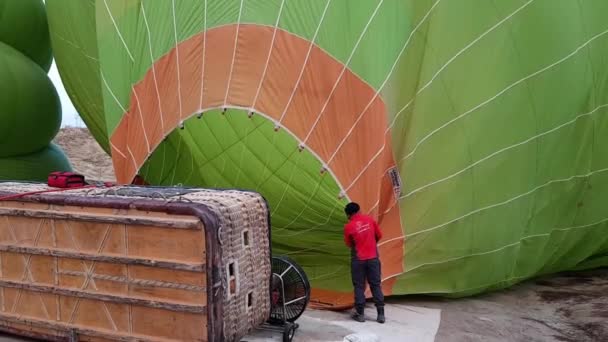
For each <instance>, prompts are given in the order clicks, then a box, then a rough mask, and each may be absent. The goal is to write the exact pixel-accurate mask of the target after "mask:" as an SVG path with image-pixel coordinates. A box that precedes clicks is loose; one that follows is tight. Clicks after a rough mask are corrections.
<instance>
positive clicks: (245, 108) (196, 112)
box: [117, 105, 349, 200]
mask: <svg viewBox="0 0 608 342" xmlns="http://www.w3.org/2000/svg"><path fill="white" fill-rule="evenodd" d="M214 109H220V110H221V109H237V110H244V111H248V112H255V113H257V114H258V115H260V116H262V117H264V118H265V119H267V120H269V121H271V122H275V123H276V121H275V120H274V119H273V118H272V117H270V116H269V115H266V114H264V113H261V112H260V111H257V110H256V109H255V108H251V107H242V106H235V105H225V106H213V107H207V108H199V109H197V110H196V111H194V112H193V113H191V114H190V115H188V116H186V118H185V119H184V120H188V119H190V118H191V117H193V116H195V115H197V114H199V113H204V112H206V111H210V110H214ZM176 128H177V127H175V128H173V129H172V130H171V131H173V130H175V129H176ZM284 129H285V131H286V132H287V133H289V134H290V135H291V136H292V138H293V139H294V140H296V141H297V142H298V143H301V140H300V138H298V137H297V136H296V135H295V134H294V133H293V132H291V131H290V130H289V129H288V128H284ZM169 134H171V132H168V133H163V138H162V139H160V140H159V143H158V144H157V145H156V146H155V147H154V148H157V147H158V146H159V145H160V144H161V143H162V141H163V140H165V138H166V137H167V136H169ZM117 150H118V149H117ZM308 152H309V153H310V154H312V155H313V156H314V157H315V158H316V159H317V160H318V161H319V162H320V163H322V164H323V163H324V162H323V159H322V158H321V157H320V156H319V155H318V154H317V153H316V152H315V151H314V150H312V149H308ZM152 153H154V151H152V152H150V153H148V154H147V156H146V158H145V159H144V163H145V161H147V160H148V159H149V158H150V156H151V154H152ZM142 165H143V164H142ZM137 172H139V169H138V168H137V169H136V173H137ZM327 172H328V173H329V174H330V175H331V176H332V177H333V178H334V180H335V182H336V184H337V185H338V187H339V190H340V192H341V194H342V195H344V197H345V198H346V199H347V200H349V197H348V194H347V193H346V192H345V191H344V186H343V185H342V184H341V183H340V180H339V179H338V177H336V174H335V173H334V172H333V170H332V169H331V168H329V167H328V168H327Z"/></svg>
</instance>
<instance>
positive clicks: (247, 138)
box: [234, 113, 257, 186]
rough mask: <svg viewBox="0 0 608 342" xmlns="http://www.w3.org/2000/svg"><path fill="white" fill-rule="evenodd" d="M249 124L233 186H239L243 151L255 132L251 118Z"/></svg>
mask: <svg viewBox="0 0 608 342" xmlns="http://www.w3.org/2000/svg"><path fill="white" fill-rule="evenodd" d="M243 114H244V115H248V114H246V113H243ZM248 120H249V123H250V124H251V131H249V130H247V133H246V134H245V141H243V142H242V144H243V147H242V148H241V155H240V156H239V165H238V167H237V173H236V179H235V181H234V185H236V186H238V184H239V179H240V178H241V173H243V171H242V170H241V167H242V166H243V157H244V156H245V150H246V149H247V144H248V141H249V138H250V137H251V134H252V133H253V131H255V130H256V129H257V127H256V125H255V124H254V123H253V118H250V119H248Z"/></svg>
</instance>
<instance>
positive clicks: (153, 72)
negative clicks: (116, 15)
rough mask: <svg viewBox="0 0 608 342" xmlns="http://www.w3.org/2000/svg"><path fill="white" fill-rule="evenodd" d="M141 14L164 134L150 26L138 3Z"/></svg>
mask: <svg viewBox="0 0 608 342" xmlns="http://www.w3.org/2000/svg"><path fill="white" fill-rule="evenodd" d="M140 7H141V13H142V15H143V17H144V24H145V25H146V31H147V33H148V48H149V50H150V62H151V63H152V78H153V79H154V89H155V90H156V99H157V102H158V113H159V115H160V129H161V131H162V132H163V134H164V132H165V119H164V117H163V107H162V105H161V101H160V91H159V90H158V81H157V79H156V63H154V54H153V53H152V35H151V33H150V26H149V25H148V18H147V15H146V9H145V7H144V3H143V1H142V2H141V3H140Z"/></svg>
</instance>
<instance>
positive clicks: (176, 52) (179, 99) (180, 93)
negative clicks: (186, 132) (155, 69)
mask: <svg viewBox="0 0 608 342" xmlns="http://www.w3.org/2000/svg"><path fill="white" fill-rule="evenodd" d="M171 9H172V11H173V35H174V36H175V64H176V66H177V99H178V101H179V118H180V120H181V118H182V115H183V110H182V85H181V78H180V71H179V44H178V41H177V19H176V18H175V0H171Z"/></svg>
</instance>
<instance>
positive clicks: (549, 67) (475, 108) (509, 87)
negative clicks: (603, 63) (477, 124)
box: [401, 30, 608, 161]
mask: <svg viewBox="0 0 608 342" xmlns="http://www.w3.org/2000/svg"><path fill="white" fill-rule="evenodd" d="M606 33H608V30H606V31H603V32H601V33H598V34H597V35H595V36H593V37H592V38H591V39H589V40H587V41H586V42H585V43H583V44H582V45H581V46H579V47H577V48H576V49H575V50H574V51H572V52H571V53H569V54H568V55H566V56H565V57H563V58H561V59H559V60H557V61H556V62H554V63H552V64H550V65H548V66H546V67H544V68H542V69H540V70H537V71H535V72H533V73H532V74H530V75H528V76H526V77H524V78H522V79H520V80H518V81H516V82H515V83H512V84H511V85H509V86H508V87H506V88H504V89H503V90H501V91H500V92H499V93H498V94H496V95H494V96H492V97H490V98H489V99H487V100H485V101H484V102H482V103H480V104H478V105H477V106H475V107H473V108H471V109H469V110H468V111H466V112H464V113H462V114H460V115H458V116H457V117H455V118H453V119H451V120H450V121H448V122H446V123H445V124H443V125H441V126H440V127H438V128H436V129H434V130H433V131H431V133H429V134H427V135H426V136H425V137H424V138H422V139H421V140H420V141H419V142H418V143H416V145H415V146H414V149H413V150H412V151H411V152H410V153H408V154H407V155H406V156H405V157H404V158H403V159H401V161H404V160H406V159H408V158H410V157H411V156H412V155H413V154H414V153H416V151H417V150H418V148H419V147H420V145H422V144H423V143H424V142H425V141H426V140H428V139H429V138H430V137H432V136H433V135H435V134H436V133H437V132H439V131H441V130H442V129H443V128H445V127H447V126H449V125H451V124H452V123H454V122H456V121H458V120H460V119H462V118H463V117H465V116H467V115H469V114H471V113H472V112H474V111H476V110H478V109H479V108H481V107H483V106H485V105H487V104H488V103H490V102H492V101H494V100H496V99H497V98H499V97H500V96H501V95H503V94H504V93H506V92H507V91H509V90H511V89H512V88H514V87H516V86H518V85H519V84H521V83H523V82H525V81H527V80H529V79H531V78H533V77H536V76H538V75H540V74H542V73H543V72H545V71H547V70H550V69H552V68H554V67H556V66H558V65H560V64H561V63H563V62H565V61H567V60H568V59H570V58H571V57H573V56H575V55H576V54H578V53H579V52H580V51H581V50H583V49H584V48H585V47H586V46H587V45H589V44H591V43H592V42H593V41H595V40H596V39H598V38H600V37H602V36H603V35H605V34H606Z"/></svg>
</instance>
